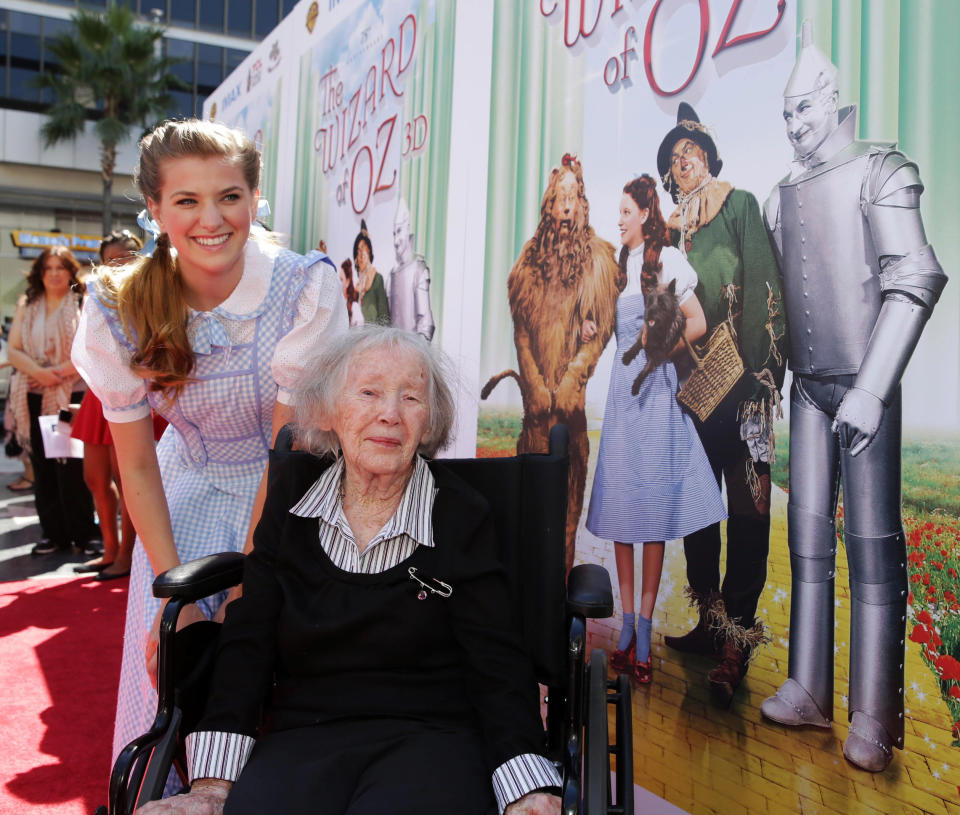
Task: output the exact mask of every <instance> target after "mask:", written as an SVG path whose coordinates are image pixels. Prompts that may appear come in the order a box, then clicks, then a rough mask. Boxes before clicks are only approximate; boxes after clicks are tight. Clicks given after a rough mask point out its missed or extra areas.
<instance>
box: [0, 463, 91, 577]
mask: <svg viewBox="0 0 960 815" xmlns="http://www.w3.org/2000/svg"><path fill="white" fill-rule="evenodd" d="M22 473H23V465H22V464H21V463H20V461H19V460H18V459H15V458H7V457H6V456H0V583H6V582H8V581H11V580H27V579H29V578H50V577H59V578H63V577H76V576H77V575H76V574H74V572H73V567H74V565H75V564H77V563H83V561H85V560H87V559H88V557H89V556H88V555H82V554H80V553H77V552H74V551H72V550H71V551H68V552H64V553H55V554H52V555H45V556H43V557H33V556H32V555H31V554H30V550H31V549H33V545H34V544H35V543H36V542H37V541H39V540H40V538H41V537H42V533H41V531H40V523H39V519H38V518H37V510H36V508H35V506H34V503H33V493H32V492H11V491H10V490H8V489H7V484H10V483H12V482H13V481H16V480H17V478H19V477H20V475H22Z"/></svg>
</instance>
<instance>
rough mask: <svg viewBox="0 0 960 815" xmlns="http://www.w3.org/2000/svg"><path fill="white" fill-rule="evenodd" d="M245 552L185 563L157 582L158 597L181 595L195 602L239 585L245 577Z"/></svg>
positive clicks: (220, 554)
mask: <svg viewBox="0 0 960 815" xmlns="http://www.w3.org/2000/svg"><path fill="white" fill-rule="evenodd" d="M245 559H246V555H244V554H243V553H242V552H220V553H219V554H216V555H207V556H206V557H201V558H197V559H196V560H191V561H189V562H188V563H181V564H180V565H179V566H174V567H173V568H172V569H167V571H165V572H164V573H163V574H160V575H157V578H156V580H154V581H153V596H154V597H179V598H181V599H182V600H184V602H187V603H194V602H196V601H197V600H200V599H202V598H204V597H209V596H210V595H211V594H216V593H217V592H220V591H224V590H226V589H229V588H230V587H231V586H236V585H237V584H238V583H240V582H241V581H242V580H243V561H244V560H245Z"/></svg>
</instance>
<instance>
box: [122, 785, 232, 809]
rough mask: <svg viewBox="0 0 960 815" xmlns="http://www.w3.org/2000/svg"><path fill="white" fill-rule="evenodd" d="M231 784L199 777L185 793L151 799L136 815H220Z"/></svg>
mask: <svg viewBox="0 0 960 815" xmlns="http://www.w3.org/2000/svg"><path fill="white" fill-rule="evenodd" d="M232 786H233V784H231V783H230V782H229V781H221V780H220V779H219V778H199V779H197V780H196V781H194V782H193V785H192V786H191V787H190V792H188V793H187V794H186V795H174V796H173V797H172V798H164V799H163V800H161V801H151V802H150V803H149V804H144V805H143V806H142V807H140V808H139V809H138V810H137V815H222V813H223V805H224V803H225V802H226V800H227V795H229V794H230V788H231V787H232Z"/></svg>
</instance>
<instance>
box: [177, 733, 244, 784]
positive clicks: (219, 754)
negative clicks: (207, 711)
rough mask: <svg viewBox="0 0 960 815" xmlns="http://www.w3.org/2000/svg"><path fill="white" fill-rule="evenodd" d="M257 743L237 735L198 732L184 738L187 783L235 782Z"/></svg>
mask: <svg viewBox="0 0 960 815" xmlns="http://www.w3.org/2000/svg"><path fill="white" fill-rule="evenodd" d="M255 742H256V739H254V738H251V737H250V736H243V735H241V734H240V733H224V732H219V731H215V730H201V731H199V732H197V733H191V734H190V735H189V736H187V739H186V747H187V768H188V770H189V773H190V780H191V781H195V780H196V779H198V778H219V779H221V780H223V781H236V780H237V779H238V778H239V777H240V771H241V770H242V769H243V768H244V765H246V763H247V759H248V758H250V751H251V750H253V745H254V743H255Z"/></svg>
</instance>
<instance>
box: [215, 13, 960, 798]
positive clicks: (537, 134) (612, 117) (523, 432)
mask: <svg viewBox="0 0 960 815" xmlns="http://www.w3.org/2000/svg"><path fill="white" fill-rule="evenodd" d="M804 21H807V25H804ZM958 30H960V6H958V5H957V4H955V3H953V2H952V0H926V2H921V0H899V2H898V1H897V0H885V2H879V3H878V2H870V3H859V2H847V0H522V2H519V1H517V0H490V2H484V3H474V2H462V1H461V2H456V0H432V1H431V0H420V1H419V2H415V1H414V0H370V2H362V1H361V0H323V2H316V1H315V2H306V0H304V2H302V3H300V4H299V5H298V6H297V7H296V8H295V9H294V10H293V12H291V14H290V15H288V17H287V18H286V19H285V20H284V21H283V22H282V23H281V25H280V26H279V27H278V29H277V30H276V31H275V32H273V33H272V34H271V35H270V36H269V37H267V38H266V39H264V41H263V43H262V44H261V46H260V47H259V48H258V49H257V50H256V51H255V52H253V53H252V54H251V55H250V56H249V57H248V59H247V60H245V61H244V63H243V64H242V65H241V66H240V67H239V68H238V69H237V70H236V71H235V72H234V74H233V75H231V77H230V78H228V79H227V81H226V82H225V83H224V84H223V85H222V86H221V88H219V89H218V90H217V92H216V93H214V94H213V95H212V96H211V97H210V98H209V99H208V100H207V103H206V107H205V111H204V113H205V115H206V116H208V117H213V118H216V119H218V120H221V121H224V122H226V123H228V124H231V125H235V126H238V127H242V128H244V129H245V130H247V132H248V133H249V134H250V135H252V136H254V138H256V139H257V140H258V144H261V145H262V149H263V151H264V163H265V172H264V194H265V195H266V196H267V197H269V198H270V199H271V200H270V204H271V208H272V215H271V216H270V217H269V218H268V220H267V223H268V224H269V225H270V226H271V227H272V228H273V229H274V230H276V231H277V232H279V233H281V234H282V235H285V236H286V239H287V240H289V243H290V245H291V247H292V248H294V249H296V250H298V251H307V250H310V249H313V248H316V247H318V246H322V247H323V248H324V249H325V251H326V252H327V253H328V254H329V255H330V257H331V258H332V259H333V260H334V262H335V264H336V265H337V267H338V268H339V269H340V275H341V286H342V289H343V292H344V304H343V307H344V309H345V310H346V311H347V313H348V315H349V317H350V320H351V323H352V324H361V323H364V322H382V323H386V322H391V323H393V324H395V325H400V326H402V327H404V328H407V329H409V330H412V331H417V332H418V333H421V334H422V335H423V336H424V337H426V338H427V339H429V340H430V341H431V342H433V343H435V344H437V345H439V346H440V347H442V348H443V350H444V351H445V352H446V353H447V354H448V355H450V356H451V358H452V359H453V360H454V362H455V363H456V365H457V367H458V370H459V377H460V379H459V382H458V388H459V390H458V394H459V405H458V406H459V418H458V428H457V430H458V433H457V439H456V442H455V443H454V445H453V447H452V448H451V450H450V453H451V454H456V455H466V456H470V455H478V456H498V455H512V454H514V453H515V452H518V451H519V452H531V451H538V450H543V449H545V445H546V438H547V433H548V431H549V427H550V426H551V425H552V424H553V423H555V422H557V421H562V422H564V423H565V424H566V425H567V426H568V428H569V429H570V432H571V446H570V449H571V469H570V480H569V495H568V498H569V511H568V519H567V557H568V565H574V564H580V563H599V564H602V565H604V566H605V567H606V568H607V570H608V571H609V573H610V575H611V582H612V584H613V587H614V595H615V605H616V613H615V615H614V617H612V618H611V619H608V620H598V621H591V623H590V628H589V631H590V640H591V644H592V645H594V646H597V647H602V648H604V649H605V650H606V651H607V653H608V654H610V655H611V656H612V662H613V663H614V665H613V667H612V668H611V670H620V671H622V672H625V673H629V674H630V676H631V677H632V680H631V681H632V682H633V683H634V690H633V724H634V773H635V782H636V785H637V801H638V804H637V811H650V812H675V811H687V812H723V813H746V812H767V813H779V812H784V813H786V812H807V811H811V812H812V811H816V812H850V811H857V812H866V813H870V812H876V813H885V812H893V811H897V812H925V813H938V814H939V813H948V812H951V811H953V810H954V809H957V808H958V807H960V792H958V785H960V596H958V595H960V580H958V570H960V522H958V513H960V483H958V480H960V479H958V475H957V474H958V472H960V409H958V397H960V330H958V328H957V325H958V320H957V317H958V305H960V288H958V286H957V284H956V281H955V280H952V281H949V282H948V281H947V278H948V277H955V276H956V275H955V270H956V269H957V268H958V266H960V239H958V236H957V235H958V233H957V230H956V228H955V221H956V218H957V216H958V200H957V195H956V190H957V188H958V184H960V177H958V176H960V165H958V163H957V162H956V160H955V159H954V156H953V147H952V143H953V142H954V141H955V139H956V134H957V133H958V132H960V102H958V101H957V95H956V93H955V92H954V90H953V88H952V86H951V83H952V82H953V77H955V76H956V75H957V73H958V70H960V54H958V52H957V49H956V47H955V41H956V34H955V32H956V31H958Z"/></svg>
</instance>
